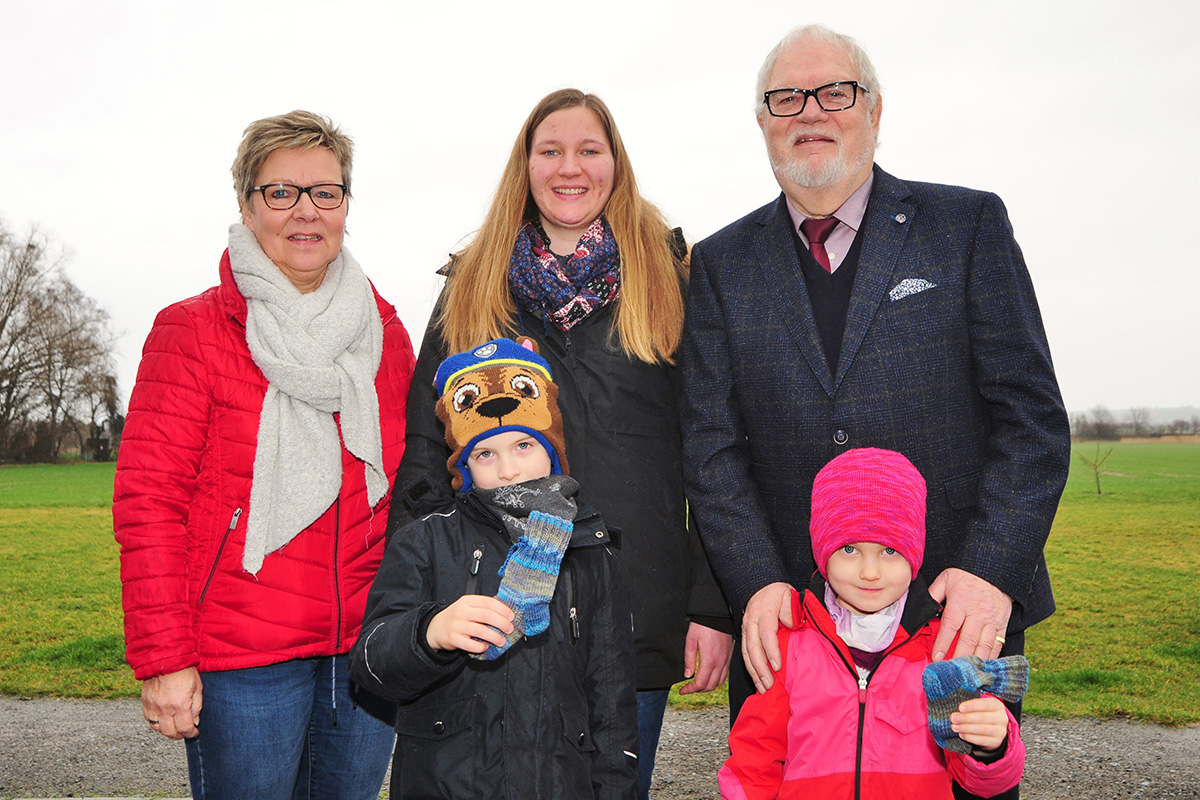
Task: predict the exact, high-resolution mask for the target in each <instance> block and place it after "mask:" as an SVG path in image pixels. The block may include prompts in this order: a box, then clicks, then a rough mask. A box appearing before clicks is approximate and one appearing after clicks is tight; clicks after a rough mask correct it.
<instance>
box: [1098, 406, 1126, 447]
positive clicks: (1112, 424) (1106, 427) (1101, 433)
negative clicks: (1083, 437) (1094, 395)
mask: <svg viewBox="0 0 1200 800" xmlns="http://www.w3.org/2000/svg"><path fill="white" fill-rule="evenodd" d="M1091 422H1092V435H1093V436H1095V438H1096V439H1097V440H1101V439H1107V440H1117V439H1120V438H1121V435H1120V432H1119V431H1118V430H1117V419H1116V417H1114V416H1113V413H1112V412H1111V411H1109V410H1108V408H1107V407H1106V406H1096V407H1094V408H1093V409H1092V411H1091Z"/></svg>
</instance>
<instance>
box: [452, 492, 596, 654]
mask: <svg viewBox="0 0 1200 800" xmlns="http://www.w3.org/2000/svg"><path fill="white" fill-rule="evenodd" d="M578 488H579V484H577V483H575V481H574V480H572V479H571V478H569V477H566V476H564V475H553V476H551V477H549V478H541V479H539V480H535V481H526V482H525V483H521V484H517V485H516V486H505V487H501V488H500V489H493V490H483V489H476V490H474V491H476V492H478V493H479V494H480V495H481V496H483V499H484V500H485V502H487V503H488V505H490V506H492V508H493V509H494V510H496V511H498V512H500V518H501V521H502V522H503V523H504V525H505V527H506V528H507V529H508V532H509V536H511V537H513V538H514V539H516V544H514V545H513V546H512V548H511V549H510V550H509V551H508V558H506V559H505V561H504V565H503V566H502V567H501V568H500V589H499V591H498V592H497V593H496V597H497V598H498V599H499V600H500V601H501V602H502V603H504V604H505V605H506V606H508V607H509V608H511V609H512V610H513V611H514V612H515V614H516V617H515V618H514V619H513V632H512V633H510V634H508V635H507V636H505V640H506V641H505V644H504V646H503V647H496V646H495V645H488V649H487V651H485V652H484V653H481V654H480V655H478V656H476V657H477V658H482V659H483V660H485V661H491V660H493V659H496V658H499V657H500V656H501V655H502V654H503V653H504V652H505V651H506V650H508V648H509V647H511V646H512V645H513V643H514V642H516V641H518V640H519V639H521V638H522V637H525V636H536V635H537V634H539V633H542V632H543V631H545V630H546V629H547V628H548V627H550V600H551V598H553V597H554V587H555V586H556V585H557V583H558V570H559V566H560V565H561V563H562V557H563V553H565V552H566V549H567V545H568V544H569V543H570V541H571V532H572V531H573V530H574V528H575V523H574V519H575V513H576V506H575V501H574V499H572V495H574V493H575V492H576V491H578Z"/></svg>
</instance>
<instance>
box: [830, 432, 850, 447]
mask: <svg viewBox="0 0 1200 800" xmlns="http://www.w3.org/2000/svg"><path fill="white" fill-rule="evenodd" d="M848 441H850V434H848V433H846V432H845V431H835V432H834V434H833V443H834V444H845V443H846V442H848Z"/></svg>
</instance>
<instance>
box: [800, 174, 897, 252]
mask: <svg viewBox="0 0 1200 800" xmlns="http://www.w3.org/2000/svg"><path fill="white" fill-rule="evenodd" d="M874 185H875V170H871V172H870V174H869V175H867V179H866V180H865V181H864V182H863V185H862V186H860V187H858V188H857V189H855V190H854V193H853V194H851V195H850V196H849V197H847V198H846V202H844V203H842V205H841V206H840V207H839V208H838V210H837V211H835V212H833V214H832V216H834V217H837V220H838V222H840V223H842V224H843V225H845V226H847V227H848V228H850V229H851V230H853V231H854V232H855V233H858V229H859V227H860V226H862V221H863V217H865V216H866V215H867V201H868V200H870V199H871V187H872V186H874ZM785 199H786V195H785ZM787 210H788V215H789V216H791V218H792V227H793V228H795V229H796V230H797V231H799V230H800V223H801V222H804V220H806V219H808V217H806V216H804V215H803V214H801V213H800V212H799V211H797V210H796V208H795V207H794V206H793V205H792V201H791V200H788V201H787ZM801 235H802V236H803V234H801ZM805 241H808V239H807V237H805Z"/></svg>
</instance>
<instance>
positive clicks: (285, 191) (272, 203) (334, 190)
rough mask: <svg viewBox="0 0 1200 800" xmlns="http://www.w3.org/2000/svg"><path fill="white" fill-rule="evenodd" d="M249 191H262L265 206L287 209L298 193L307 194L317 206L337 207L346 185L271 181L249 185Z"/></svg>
mask: <svg viewBox="0 0 1200 800" xmlns="http://www.w3.org/2000/svg"><path fill="white" fill-rule="evenodd" d="M250 191H252V192H262V196H263V201H264V202H265V203H266V204H267V208H273V209H275V210H276V211H287V210H288V209H289V208H293V207H294V206H295V205H296V203H299V202H300V195H302V194H307V195H308V197H309V199H310V200H312V201H313V205H314V206H316V207H317V208H322V209H325V210H326V211H329V210H330V209H334V208H337V207H338V206H340V205H341V204H342V203H343V202H345V200H346V194H347V192H346V187H345V186H343V185H342V184H340V183H316V184H313V185H312V186H293V185H292V184H290V183H271V184H268V185H266V186H251V187H250Z"/></svg>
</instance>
